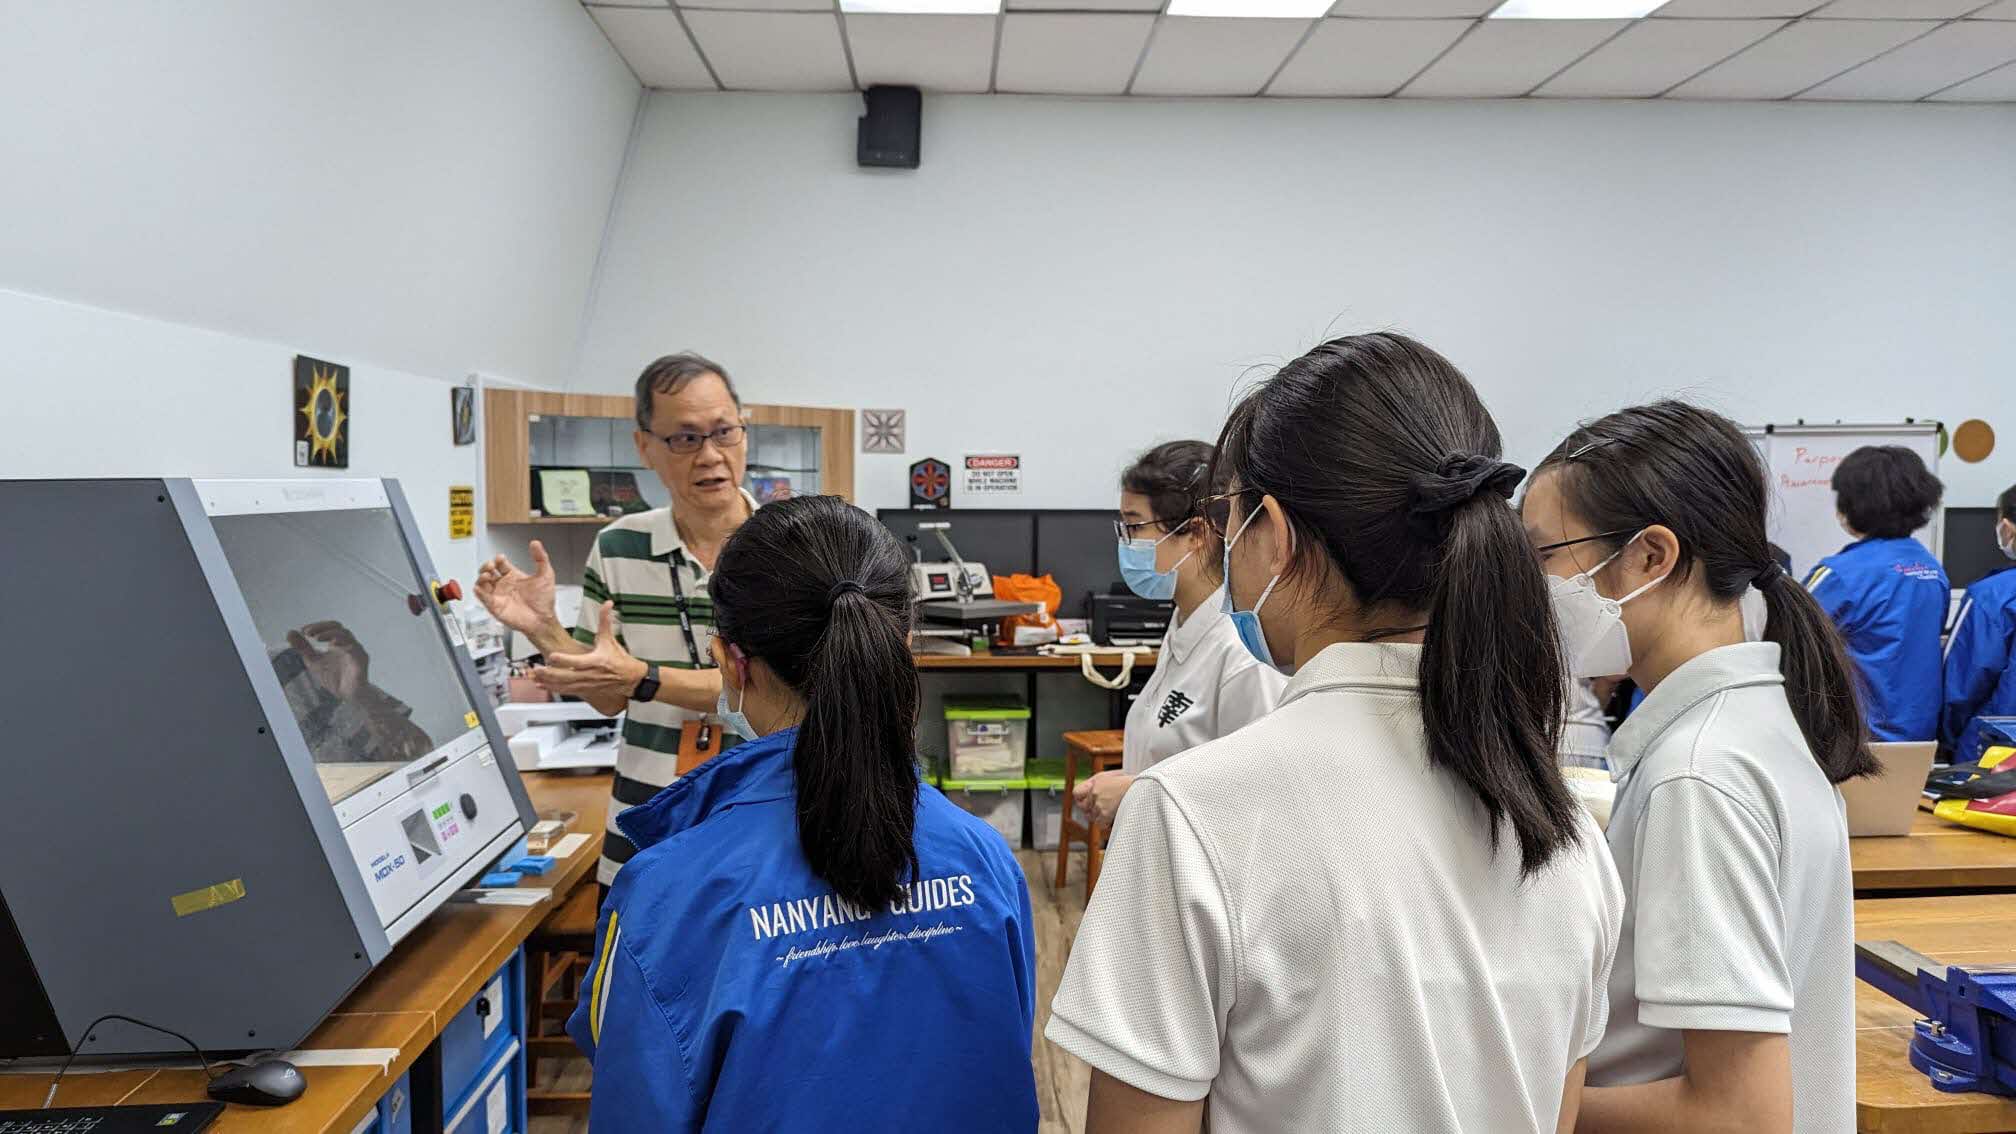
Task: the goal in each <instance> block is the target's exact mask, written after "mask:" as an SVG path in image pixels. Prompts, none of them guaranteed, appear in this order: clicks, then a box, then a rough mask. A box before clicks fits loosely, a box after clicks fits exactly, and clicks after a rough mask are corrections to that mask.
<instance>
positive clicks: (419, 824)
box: [0, 478, 537, 1059]
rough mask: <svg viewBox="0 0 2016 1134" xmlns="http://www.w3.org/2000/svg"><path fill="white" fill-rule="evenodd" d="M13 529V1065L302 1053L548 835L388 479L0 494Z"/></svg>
mask: <svg viewBox="0 0 2016 1134" xmlns="http://www.w3.org/2000/svg"><path fill="white" fill-rule="evenodd" d="M0 531H5V532H7V533H8V544H7V551H6V555H5V559H6V563H7V581H8V589H7V591H6V593H5V595H4V596H0V623H4V624H5V625H6V626H7V627H8V629H9V631H10V632H11V633H13V634H15V635H16V636H17V640H18V641H22V642H34V643H38V644H40V645H41V646H42V647H44V648H41V649H37V650H34V651H32V652H27V651H15V652H14V653H13V654H11V655H10V656H8V657H6V658H0V720H4V721H6V722H7V739H8V743H9V746H10V753H11V755H10V758H9V759H8V761H7V774H6V777H7V778H6V790H5V795H6V800H7V816H8V824H9V827H8V834H9V842H10V845H11V846H12V847H14V848H15V849H16V853H13V854H9V855H7V856H5V858H4V859H0V1059H5V1058H12V1057H53V1058H62V1057H65V1056H69V1055H85V1056H112V1055H155V1054H162V1053H172V1052H178V1051H180V1050H182V1041H181V1040H180V1039H179V1038H178V1037H173V1036H166V1035H163V1034H160V1033H157V1032H154V1031H150V1030H148V1029H146V1028H143V1027H138V1026H135V1025H133V1024H129V1023H125V1022H121V1021H119V1020H105V1018H106V1017H109V1016H112V1015H115V1014H116V1015H118V1016H122V1017H130V1018H132V1019H135V1020H140V1021H145V1022H146V1023H147V1024H150V1025H153V1026H155V1027H160V1028H169V1029H173V1030H174V1031H175V1032H179V1033H181V1034H182V1035H185V1036H187V1037H188V1038H189V1040H191V1041H194V1043H195V1044H196V1045H197V1046H199V1047H201V1048H202V1049H203V1050H205V1051H210V1052H230V1051H246V1050H269V1049H280V1050H285V1049H287V1048H290V1047H292V1046H294V1045H295V1044H297V1043H299V1042H300V1041H301V1039H302V1038H304V1037H305V1036H306V1035H307V1034H308V1033H309V1032H310V1031H311V1030H313V1029H314V1027H315V1025H316V1024H318V1023H319V1022H320V1021H321V1020H322V1018H323V1017H324V1016H326V1015H328V1013H329V1012H330V1010H331V1009H333V1008H335V1007H336V1005H337V1004H338V1003H340V1002H341V1001H342V999H343V997H344V996H345V995H347V994H348V993H349V992H350V990H351V989H352V988H354V987H356V985H357V984H358V982H359V981H362V980H363V979H364V978H365V977H366V976H367V975H369V974H370V972H371V970H372V968H373V967H374V966H376V965H377V964H378V963H379V962H380V961H382V960H384V959H385V957H386V956H387V955H389V954H390V953H391V952H392V948H393V946H394V945H396V944H397V943H398V942H399V941H401V940H402V939H404V938H405V937H406V936H407V935H408V934H410V933H412V932H413V931H414V930H415V929H416V928H417V927H419V926H420V925H421V924H422V923H423V922H425V921H426V920H427V918H428V917H429V916H430V915H432V914H433V913H434V911H435V910H437V909H438V908H439V907H440V906H441V905H442V904H443V903H445V902H447V901H448V900H449V899H450V898H451V897H453V896H454V895H455V893H456V892H457V891H459V890H460V889H461V888H462V887H464V886H465V885H467V884H469V883H470V882H471V881H472V880H473V879H475V878H478V877H480V876H481V875H482V874H483V873H484V871H485V870H486V868H487V867H488V865H489V864H490V863H492V862H494V861H496V860H497V859H498V858H499V857H500V856H501V855H503V854H504V852H506V851H507V850H509V849H510V848H511V846H512V845H513V844H514V843H516V842H518V840H519V839H520V838H522V837H523V836H524V834H525V832H526V831H527V830H529V829H530V828H531V827H532V825H533V824H534V823H535V822H536V821H537V816H536V814H535V813H534V811H533V808H532V806H531V804H530V802H529V801H528V800H527V798H526V795H525V789H524V787H523V785H522V784H520V783H519V780H518V773H517V770H516V769H515V768H513V767H512V765H511V761H510V759H509V758H508V757H507V756H506V747H505V742H504V737H503V735H502V733H501V731H500V730H499V728H498V724H497V719H496V716H495V714H494V713H493V712H492V711H491V708H490V699H489V697H488V696H487V695H486V694H485V693H484V691H483V687H482V685H481V684H480V682H479V679H478V677H477V674H476V670H475V667H474V665H473V663H472V662H471V660H470V656H469V651H468V649H467V648H466V645H465V638H464V635H463V631H462V628H461V625H460V623H459V621H458V620H457V618H456V616H455V614H454V612H453V610H452V608H451V606H450V604H451V603H452V602H453V601H454V600H455V599H457V598H459V597H460V588H459V587H458V586H457V585H456V584H455V583H454V582H453V581H452V580H450V581H442V580H441V576H440V575H439V574H438V573H437V572H436V571H435V569H434V566H433V564H432V563H431V562H430V561H429V559H428V556H427V549H426V545H425V543H424V542H423V541H422V539H421V537H420V529H419V528H418V526H417V525H416V524H415V523H414V519H413V514H412V511H411V510H410V509H409V508H408V507H407V504H406V499H405V497H404V496H403V495H402V494H401V493H400V491H399V485H398V483H397V482H396V481H390V480H386V481H379V480H339V479H320V478H318V479H313V480H307V479H303V480H268V481H209V480H180V479H161V478H152V479H121V480H27V481H23V480H12V481H0ZM101 1020H104V1021H105V1022H102V1023H101V1024H100V1026H98V1027H96V1028H95V1029H93V1028H92V1026H91V1025H92V1022H93V1021H101ZM87 1032H88V1033H89V1035H90V1040H89V1042H88V1043H87V1042H86V1034H87Z"/></svg>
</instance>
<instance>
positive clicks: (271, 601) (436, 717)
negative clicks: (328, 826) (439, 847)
mask: <svg viewBox="0 0 2016 1134" xmlns="http://www.w3.org/2000/svg"><path fill="white" fill-rule="evenodd" d="M213 525H214V527H215V529H216V532H217V538H218V540H219V541H220V542H221V543H222V544H223V546H224V555H225V558H227V559H228V560H230V563H231V572H232V574H233V575H235V576H236V577H237V579H238V586H239V589H240V591H241V592H242V593H243V594H244V596H245V602H246V604H247V605H248V606H249V607H250V608H251V611H252V621H253V624H254V625H255V626H257V627H258V630H259V639H260V642H261V644H262V645H263V646H264V647H265V650H266V658H267V660H268V662H270V663H271V664H272V666H273V672H274V673H275V675H276V676H278V677H279V679H280V687H281V689H282V691H283V692H284V693H285V694H286V697H287V707H288V708H289V709H291V710H292V711H293V713H294V719H295V720H296V721H297V722H299V724H300V726H301V734H302V736H303V737H304V738H305V739H306V740H307V742H308V751H309V752H310V753H311V754H312V755H313V756H314V758H315V770H316V772H317V773H318V774H319V775H320V776H321V779H322V786H323V788H324V789H325V790H326V791H327V792H328V793H329V801H330V802H331V803H338V802H341V801H342V800H344V799H346V798H348V797H349V796H350V795H352V794H354V793H356V792H358V791H360V790H362V789H363V788H365V787H368V786H369V785H371V784H373V783H376V782H377V781H378V780H380V779H383V778H384V777H386V776H388V775H390V774H391V773H393V772H394V771H397V770H398V769H400V768H403V767H405V766H406V765H407V764H410V763H412V762H413V761H414V760H417V759H419V758H420V757H422V756H425V755H427V754H428V753H430V752H432V751H434V750H435V749H436V748H439V747H440V746H441V745H443V744H446V743H448V742H449V741H452V740H455V739H457V738H459V737H461V736H462V735H463V734H464V733H466V732H468V731H469V729H470V728H472V727H474V725H472V724H471V722H470V716H471V715H472V711H473V709H474V706H473V705H471V704H470V702H469V696H468V694H467V693H466V692H465V691H464V689H463V686H462V682H461V680H460V678H459V677H458V675H457V674H456V671H455V662H454V659H453V655H451V654H450V653H449V649H450V647H449V645H448V641H447V639H446V638H445V637H444V636H443V634H442V632H441V629H440V627H439V626H438V625H436V615H435V614H434V613H433V609H432V608H433V606H434V599H433V597H432V595H430V594H428V593H427V590H428V587H427V584H425V583H423V582H421V581H420V580H418V579H417V578H416V577H415V574H414V570H413V563H412V560H411V559H409V558H408V557H407V554H406V546H405V541H404V540H403V539H402V538H401V536H400V533H399V524H398V521H397V520H396V519H395V518H394V517H393V515H392V512H391V510H390V509H385V508H366V509H350V510H340V511H311V512H287V513H267V514H255V515H239V516H218V517H215V518H214V520H213Z"/></svg>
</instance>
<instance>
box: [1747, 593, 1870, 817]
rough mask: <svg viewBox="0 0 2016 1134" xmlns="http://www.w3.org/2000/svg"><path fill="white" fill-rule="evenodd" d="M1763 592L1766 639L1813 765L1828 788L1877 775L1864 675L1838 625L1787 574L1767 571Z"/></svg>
mask: <svg viewBox="0 0 2016 1134" xmlns="http://www.w3.org/2000/svg"><path fill="white" fill-rule="evenodd" d="M1773 566H1776V565H1775V564H1774V565H1773ZM1759 589H1760V590H1762V591H1763V592H1764V607H1765V610H1766V611H1767V612H1768V617H1767V618H1766V620H1765V623H1764V640H1765V641H1767V642H1776V643H1777V644H1778V652H1779V659H1778V671H1779V672H1780V673H1782V674H1784V675H1785V699H1786V700H1787V701H1788V702H1790V703H1791V706H1792V716H1793V717H1794V718H1795V719H1797V720H1798V722H1799V731H1800V732H1801V733H1803V734H1805V737H1806V746H1807V747H1808V748H1811V749H1812V750H1813V759H1814V761H1815V762H1817V763H1818V764H1819V765H1820V770H1821V771H1822V772H1825V773H1826V775H1827V779H1828V782H1830V783H1837V784H1838V783H1841V782H1843V781H1845V780H1852V779H1854V778H1856V777H1857V776H1869V775H1874V774H1876V773H1877V772H1878V771H1880V770H1881V765H1880V764H1879V763H1878V761H1877V759H1876V754H1875V753H1873V752H1871V751H1870V750H1869V744H1868V739H1869V727H1868V724H1867V723H1866V722H1865V721H1864V720H1863V716H1862V703H1861V700H1860V698H1858V697H1857V696H1856V692H1857V688H1858V686H1857V683H1858V682H1859V681H1860V680H1861V677H1860V671H1858V670H1857V669H1856V668H1855V665H1854V663H1853V662H1851V661H1850V660H1849V659H1848V651H1847V649H1846V647H1845V646H1844V645H1843V644H1842V641H1841V634H1840V632H1839V631H1837V630H1836V629H1835V627H1834V620H1833V619H1831V618H1829V617H1827V612H1826V611H1824V610H1822V609H1820V604H1819V603H1818V602H1816V601H1814V599H1813V596H1812V595H1811V594H1810V593H1808V592H1807V590H1806V588H1805V587H1802V586H1800V585H1799V584H1798V583H1796V582H1794V581H1793V580H1792V579H1791V578H1789V577H1787V576H1786V575H1785V573H1784V572H1783V571H1777V572H1772V571H1770V570H1769V569H1767V571H1766V574H1765V579H1764V580H1761V581H1760V587H1759Z"/></svg>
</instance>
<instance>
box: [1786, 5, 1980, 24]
mask: <svg viewBox="0 0 2016 1134" xmlns="http://www.w3.org/2000/svg"><path fill="white" fill-rule="evenodd" d="M1983 2H1984V0H1834V2H1833V3H1832V4H1828V5H1825V6H1824V7H1822V8H1821V9H1820V10H1819V11H1817V12H1814V13H1813V16H1814V18H1815V19H1821V20H1950V19H1953V18H1954V17H1956V16H1964V15H1966V14H1967V13H1968V12H1970V11H1973V10H1974V9H1976V8H1979V7H1980V6H1981V5H1982V3H1983Z"/></svg>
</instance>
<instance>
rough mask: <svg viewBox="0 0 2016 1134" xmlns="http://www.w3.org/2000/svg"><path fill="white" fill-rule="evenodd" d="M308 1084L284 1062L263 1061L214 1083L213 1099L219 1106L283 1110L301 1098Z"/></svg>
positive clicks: (238, 1068)
mask: <svg viewBox="0 0 2016 1134" xmlns="http://www.w3.org/2000/svg"><path fill="white" fill-rule="evenodd" d="M307 1089H308V1080H307V1079H306V1078H305V1077H303V1076H302V1074H301V1072H300V1070H299V1069H298V1068H296V1067H295V1066H294V1065H293V1064H292V1063H289V1062H287V1061H286V1060H284V1059H262V1060H260V1061H259V1062H257V1063H254V1064H251V1065H250V1066H247V1067H234V1068H232V1069H231V1070H229V1071H226V1072H224V1073H223V1074H222V1075H219V1076H217V1077H216V1078H215V1079H212V1080H210V1087H209V1093H210V1097H211V1098H213V1099H216V1100H217V1101H218V1102H227V1103H242V1104H243V1105H245V1106H282V1105H284V1104H286V1103H290V1102H293V1101H294V1100H295V1099H298V1098H300V1097H301V1092H302V1091H305V1090H307Z"/></svg>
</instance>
